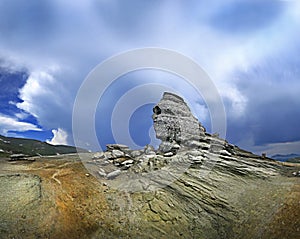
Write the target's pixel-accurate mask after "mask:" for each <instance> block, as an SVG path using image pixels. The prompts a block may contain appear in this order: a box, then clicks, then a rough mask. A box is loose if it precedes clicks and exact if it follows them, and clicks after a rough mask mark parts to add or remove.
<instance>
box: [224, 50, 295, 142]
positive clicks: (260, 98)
mask: <svg viewBox="0 0 300 239" xmlns="http://www.w3.org/2000/svg"><path fill="white" fill-rule="evenodd" d="M298 51H299V47H296V48H294V49H293V51H290V52H289V53H290V54H286V55H280V56H276V57H274V58H269V59H265V61H264V62H262V63H260V64H258V65H257V66H253V67H252V68H251V69H250V70H249V71H247V72H240V73H239V76H238V77H239V79H240V81H239V84H238V88H239V90H240V91H241V93H242V94H243V95H245V96H246V97H247V99H248V102H247V110H246V114H245V115H244V117H243V118H239V119H238V120H234V119H231V120H229V130H228V132H230V135H228V137H229V138H230V139H231V140H232V141H235V142H238V141H240V140H242V139H243V138H245V136H246V137H249V138H251V139H252V140H253V143H254V145H266V144H272V143H284V142H295V141H300V124H299V119H300V97H299V95H300V71H299V69H300V59H299V58H298V57H296V55H297V52H298Z"/></svg>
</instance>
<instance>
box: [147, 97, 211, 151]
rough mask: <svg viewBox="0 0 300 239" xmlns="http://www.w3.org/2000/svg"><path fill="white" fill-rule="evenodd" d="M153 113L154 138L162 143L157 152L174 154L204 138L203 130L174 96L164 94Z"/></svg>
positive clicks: (180, 99) (178, 98) (184, 105)
mask: <svg viewBox="0 0 300 239" xmlns="http://www.w3.org/2000/svg"><path fill="white" fill-rule="evenodd" d="M153 113H154V114H153V116H152V118H153V122H154V130H155V133H156V137H157V138H158V139H160V140H161V141H162V143H161V144H160V146H159V152H162V153H167V152H173V153H176V151H177V150H178V149H180V148H181V147H191V143H192V142H200V141H201V139H203V138H205V131H206V130H205V128H204V127H203V126H202V125H201V124H200V122H199V121H198V120H197V119H196V118H195V117H194V116H193V114H192V112H191V110H190V108H189V107H188V105H187V104H186V103H185V102H184V100H183V99H182V98H181V97H179V96H177V95H175V94H172V93H169V92H165V93H164V95H163V98H162V99H161V100H160V102H159V103H158V104H157V105H156V106H155V107H154V108H153Z"/></svg>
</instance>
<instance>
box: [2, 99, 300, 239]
mask: <svg viewBox="0 0 300 239" xmlns="http://www.w3.org/2000/svg"><path fill="white" fill-rule="evenodd" d="M153 119H154V126H155V130H156V134H157V137H158V138H159V139H161V140H162V144H161V145H160V147H159V150H158V151H155V149H154V148H153V147H152V146H150V145H147V146H145V147H144V148H143V149H139V150H131V149H129V148H128V147H127V146H125V145H119V144H110V145H107V150H106V151H104V152H97V153H84V154H80V158H79V157H78V156H77V155H66V156H63V155H60V156H55V157H49V158H47V157H43V158H36V160H35V161H32V162H27V161H25V162H23V161H14V162H11V161H5V160H0V219H1V220H0V238H20V235H21V237H22V238H60V239H61V238H62V239H63V238H87V239H88V238H205V239H210V238H211V239H214V238H220V239H227V238H243V239H252V238H262V239H270V238H273V239H275V238H291V239H293V238H295V239H296V238H299V231H300V207H299V198H300V181H299V177H298V172H299V171H300V165H297V164H291V163H288V164H286V163H280V162H276V161H273V160H270V159H268V158H262V157H260V156H257V155H254V154H252V153H250V152H247V151H244V150H242V149H240V148H238V147H237V146H234V145H231V144H229V143H228V142H226V140H224V139H220V138H219V137H217V135H210V134H208V133H206V132H205V130H204V128H203V127H202V126H201V124H200V123H199V122H198V121H197V119H196V118H194V117H193V115H192V114H191V112H190V110H189V108H188V106H187V105H186V103H185V102H184V101H183V100H182V99H181V98H180V97H178V96H176V95H174V94H171V93H165V94H164V96H163V99H162V100H161V101H160V102H159V103H158V104H157V106H155V107H154V115H153ZM83 164H84V166H85V167H83ZM86 169H88V171H87V170H86ZM295 172H296V173H295ZM90 175H93V176H94V177H91V176H90Z"/></svg>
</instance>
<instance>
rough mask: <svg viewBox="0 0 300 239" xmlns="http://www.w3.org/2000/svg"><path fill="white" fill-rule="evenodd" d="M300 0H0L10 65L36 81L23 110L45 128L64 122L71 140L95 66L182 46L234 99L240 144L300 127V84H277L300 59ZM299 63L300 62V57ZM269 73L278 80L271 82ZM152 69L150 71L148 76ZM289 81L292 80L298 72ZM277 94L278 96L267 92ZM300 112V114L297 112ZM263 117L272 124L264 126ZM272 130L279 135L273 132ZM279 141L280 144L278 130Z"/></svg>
mask: <svg viewBox="0 0 300 239" xmlns="http://www.w3.org/2000/svg"><path fill="white" fill-rule="evenodd" d="M298 2H299V1H289V2H280V1H271V0H266V1H258V0H254V1H241V0H229V1H226V3H225V2H224V1H223V2H222V1H219V0H212V1H210V2H209V3H208V2H203V1H196V0H194V1H189V3H186V2H180V1H151V4H150V3H148V2H147V1H128V2H126V3H125V2H124V1H117V0H111V1H94V0H88V1H84V2H78V1H77V2H76V1H75V2H74V1H70V0H68V1H58V0H54V1H49V0H46V1H42V2H36V1H26V3H25V2H23V1H8V0H5V1H2V2H1V3H0V34H1V41H0V59H1V60H2V61H1V65H11V66H13V67H16V66H18V68H22V69H24V68H25V69H26V70H27V71H28V79H27V81H26V84H25V85H22V86H20V85H18V88H20V87H21V89H20V91H19V97H20V98H21V100H22V102H17V106H18V107H19V110H21V111H26V112H27V113H28V114H31V115H34V116H35V117H36V118H37V121H38V123H39V125H41V127H43V128H45V129H54V128H55V129H57V128H61V129H64V131H65V132H67V134H68V135H70V136H71V135H72V129H71V121H72V107H73V102H74V99H75V96H76V92H77V90H78V89H79V87H80V84H81V82H82V81H83V80H84V79H85V77H86V76H87V74H88V73H89V72H90V71H91V70H92V68H93V67H95V66H96V65H97V64H98V63H100V62H101V61H102V60H104V59H106V58H107V57H110V56H111V55H114V54H116V53H118V52H120V51H125V50H129V49H132V48H138V47H145V46H156V47H163V48H170V49H174V50H177V51H178V52H181V53H183V54H185V55H187V56H189V57H191V58H193V59H194V60H195V61H197V62H198V63H199V64H200V65H201V66H202V67H203V68H204V69H205V70H206V71H207V73H208V74H209V75H210V76H211V78H212V80H213V81H214V82H215V84H216V86H217V88H218V90H219V91H220V94H221V96H222V97H223V99H224V102H225V106H226V111H227V115H228V116H229V118H228V121H229V122H228V123H229V130H228V132H229V133H230V132H232V133H231V135H229V136H230V139H232V140H233V142H239V141H240V140H241V138H240V137H245V135H247V137H248V136H249V137H252V136H253V135H254V136H253V137H254V141H253V142H255V144H265V143H268V142H269V143H271V142H272V143H274V142H273V141H274V140H273V141H271V137H273V135H272V134H270V132H273V128H275V126H276V124H279V123H280V122H281V123H282V121H283V122H284V123H282V124H284V125H287V127H288V128H289V129H291V128H292V127H295V124H294V121H293V117H294V118H297V117H298V113H297V112H298V111H297V108H299V107H298V106H297V104H298V101H297V100H296V99H295V98H294V93H293V97H292V96H289V93H288V92H291V91H293V92H294V91H296V89H297V87H299V86H298V85H297V84H296V83H295V82H293V83H291V84H280V90H281V91H284V92H286V93H284V94H282V93H280V91H276V90H275V87H274V85H276V84H277V82H276V81H275V80H274V79H275V78H276V79H277V78H278V77H275V74H278V71H276V69H279V71H280V70H282V71H285V69H288V68H289V65H290V63H287V62H289V61H288V60H287V59H288V58H289V56H290V57H291V58H293V59H294V58H297V57H298V56H297V55H296V54H292V53H288V52H292V51H293V49H295V45H297V44H299V43H298V39H299V36H300V34H299V29H300V26H299V25H300V24H299V23H300V21H299V14H298V13H299V11H298V10H299V9H300V8H299V6H300V4H299V3H298ZM283 55H284V56H285V59H283V61H282V63H280V64H277V63H276V62H270V63H268V64H266V65H265V66H264V67H263V68H261V69H259V72H258V73H255V67H256V66H257V65H259V64H261V63H263V62H264V61H269V60H268V59H272V58H275V59H281V57H282V56H283ZM293 64H294V65H295V67H296V68H297V67H298V68H299V65H300V63H299V62H294V63H293ZM274 69H275V71H274ZM241 72H243V76H241ZM263 72H264V73H263ZM275 72H277V73H275ZM262 74H265V75H266V76H268V79H269V81H267V80H266V77H264V78H261V77H260V76H261V75H262ZM147 75H148V72H144V76H143V74H141V75H140V76H139V77H140V78H139V80H140V79H143V78H146V76H147ZM293 75H294V76H293V77H298V76H299V75H300V73H299V72H298V73H297V72H293ZM150 76H151V77H152V75H150ZM151 77H148V78H147V81H148V82H151V81H153V80H154V79H155V80H154V81H155V82H163V83H166V84H168V83H169V81H168V80H166V79H167V78H160V77H156V76H153V78H151ZM254 79H259V80H257V81H255V80H254ZM285 79H286V81H287V82H290V81H291V79H290V78H289V77H288V76H286V77H285ZM147 81H142V80H141V81H139V82H140V83H144V82H147ZM178 82H179V81H178V79H177V80H174V82H173V83H172V84H173V85H172V86H174V87H175V89H177V90H179V91H180V93H181V95H182V96H183V97H185V98H187V100H188V101H189V103H190V105H192V106H193V105H195V111H196V112H197V113H196V114H198V117H199V118H200V119H201V121H204V122H208V121H209V119H208V117H209V116H208V113H207V110H206V108H205V106H204V105H203V104H202V103H203V102H202V101H201V100H200V101H199V98H201V97H200V96H199V95H197V94H195V93H194V92H192V91H191V90H190V88H187V87H185V86H184V85H183V84H181V83H178ZM99 84H101V79H99ZM130 84H131V83H130V82H128V81H123V83H121V84H119V85H117V86H116V87H117V88H116V89H115V90H111V91H109V92H110V93H111V95H109V96H107V98H106V100H105V104H107V107H106V108H105V110H106V109H107V108H109V107H113V105H114V103H115V102H116V99H117V98H118V97H120V96H121V95H122V92H123V91H122V90H123V89H128V88H129V86H130ZM269 84H270V85H271V87H270V86H269ZM132 86H135V84H132ZM258 86H260V88H257V87H258ZM176 87H177V88H176ZM298 89H299V88H298ZM268 90H269V91H270V92H269V93H268V94H266V93H264V92H266V91H268ZM191 92H192V93H191ZM149 93H151V89H149ZM266 95H267V96H268V97H266ZM137 100H139V99H137ZM199 102H200V103H199ZM274 104H276V105H282V107H280V110H281V112H282V113H284V114H287V115H289V119H286V118H285V119H283V118H282V117H280V116H278V112H277V111H276V110H274V112H273V111H272V110H271V108H272V106H273V105H274ZM100 108H101V107H100ZM266 109H267V110H266ZM271 111H272V112H271ZM293 111H294V112H296V113H297V114H296V115H294V116H292V112H293ZM104 112H105V114H106V113H107V112H108V113H109V112H110V111H104ZM264 112H265V113H264ZM101 113H102V112H100V114H101ZM103 114H104V113H102V115H103ZM265 114H270V115H272V117H273V118H276V120H274V122H276V123H274V124H271V123H269V122H268V121H267V120H264V115H265ZM18 116H22V115H18ZM20 120H21V118H20ZM121 120H122V119H120V122H121ZM257 122H260V124H261V125H260V127H261V128H264V129H268V130H266V131H263V130H257V128H256V129H255V127H256V126H255V124H256V123H257ZM290 122H291V124H290ZM108 123H109V122H108ZM289 125H290V126H289ZM271 126H272V127H271ZM271 129H272V130H271ZM268 131H270V132H268ZM279 132H280V133H279ZM287 132H288V133H285V132H283V131H278V135H280V134H282V135H285V137H283V139H284V140H288V141H291V139H292V137H294V135H295V134H293V133H292V132H291V130H288V131H287ZM296 132H298V131H297V130H296ZM243 133H245V134H244V135H243ZM234 135H236V136H234ZM263 135H269V136H270V137H265V138H263ZM70 138H71V137H70ZM273 138H274V139H276V140H280V139H279V137H278V136H276V137H273ZM293 140H297V137H294V138H293ZM69 141H70V142H71V140H70V139H69Z"/></svg>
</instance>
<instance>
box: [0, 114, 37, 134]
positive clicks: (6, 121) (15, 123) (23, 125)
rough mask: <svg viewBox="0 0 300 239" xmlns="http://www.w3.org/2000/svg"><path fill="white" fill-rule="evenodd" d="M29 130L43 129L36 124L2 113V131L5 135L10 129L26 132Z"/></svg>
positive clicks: (0, 119) (0, 125) (0, 121)
mask: <svg viewBox="0 0 300 239" xmlns="http://www.w3.org/2000/svg"><path fill="white" fill-rule="evenodd" d="M28 130H35V131H41V129H40V128H38V127H37V126H36V125H34V124H30V123H27V122H20V121H19V120H18V119H16V118H13V117H10V116H7V115H3V114H0V133H1V134H3V135H8V134H9V131H17V132H25V131H28Z"/></svg>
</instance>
